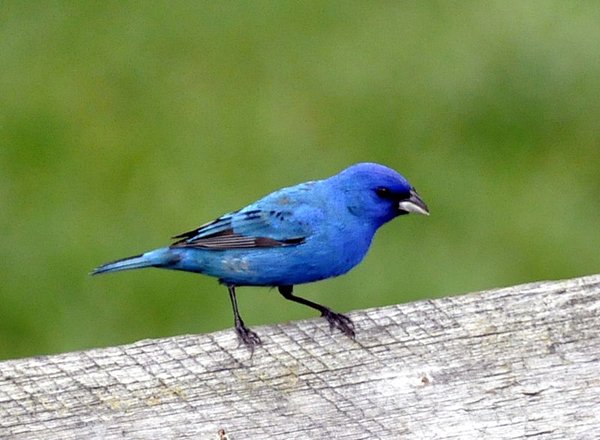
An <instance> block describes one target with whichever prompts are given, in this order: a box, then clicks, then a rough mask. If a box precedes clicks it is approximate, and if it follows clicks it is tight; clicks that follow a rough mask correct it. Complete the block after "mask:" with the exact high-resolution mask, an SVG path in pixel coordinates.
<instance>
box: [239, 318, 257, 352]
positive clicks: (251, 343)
mask: <svg viewBox="0 0 600 440" xmlns="http://www.w3.org/2000/svg"><path fill="white" fill-rule="evenodd" d="M235 332H236V333H237V336H238V339H239V340H240V341H241V342H242V343H243V344H244V345H245V346H246V347H248V348H249V349H250V351H252V352H254V347H257V346H259V345H261V344H262V341H261V340H260V337H259V336H258V334H257V333H256V332H253V331H252V330H250V329H249V328H248V327H246V326H245V325H244V324H240V325H237V326H236V327H235Z"/></svg>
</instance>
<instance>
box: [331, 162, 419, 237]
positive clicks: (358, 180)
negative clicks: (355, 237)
mask: <svg viewBox="0 0 600 440" xmlns="http://www.w3.org/2000/svg"><path fill="white" fill-rule="evenodd" d="M331 179H332V180H333V181H334V184H335V185H336V187H337V189H338V190H341V191H342V193H343V194H344V197H345V201H346V203H347V208H348V210H349V211H350V212H351V213H352V214H354V215H356V216H358V217H362V218H364V219H365V220H369V221H371V222H372V224H373V225H374V226H375V227H379V226H381V225H382V224H384V223H386V222H388V221H390V220H392V219H393V218H395V217H397V216H399V215H404V214H410V213H415V214H423V215H429V209H428V208H427V205H426V204H425V202H424V201H423V199H421V197H420V196H419V194H417V192H416V191H415V189H414V188H413V187H412V185H411V184H410V183H409V182H408V180H406V179H405V178H404V177H403V176H402V175H400V174H399V173H397V172H396V171H394V170H392V169H391V168H388V167H385V166H383V165H379V164H376V163H359V164H356V165H352V166H351V167H349V168H346V169H345V170H344V171H342V172H341V173H339V174H337V175H335V176H333V177H332V178H331Z"/></svg>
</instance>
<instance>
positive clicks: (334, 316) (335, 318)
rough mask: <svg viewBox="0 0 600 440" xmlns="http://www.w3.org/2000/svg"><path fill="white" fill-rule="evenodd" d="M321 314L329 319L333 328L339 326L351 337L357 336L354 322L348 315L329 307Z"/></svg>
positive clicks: (339, 328) (338, 327)
mask: <svg viewBox="0 0 600 440" xmlns="http://www.w3.org/2000/svg"><path fill="white" fill-rule="evenodd" d="M321 316H323V318H325V319H326V320H327V322H328V323H329V328H330V329H331V330H333V329H334V328H337V329H338V330H340V331H341V332H342V333H343V334H345V335H346V336H348V337H349V338H351V339H354V338H355V336H356V333H355V332H354V323H353V322H352V320H351V319H350V318H348V317H347V316H346V315H342V314H341V313H337V312H334V311H333V310H330V309H327V310H325V311H323V312H322V313H321Z"/></svg>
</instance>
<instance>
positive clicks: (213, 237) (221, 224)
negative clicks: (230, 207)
mask: <svg viewBox="0 0 600 440" xmlns="http://www.w3.org/2000/svg"><path fill="white" fill-rule="evenodd" d="M309 234H310V228H309V226H308V224H307V223H306V222H304V221H301V220H300V219H298V218H297V216H296V215H295V214H294V212H293V211H291V210H280V209H279V210H277V209H264V208H262V209H250V208H245V209H243V210H240V211H236V212H232V213H229V214H225V215H223V216H221V217H219V218H218V219H216V220H214V221H212V222H209V223H206V224H204V225H202V226H200V227H198V228H196V229H194V230H192V231H189V232H185V233H183V234H180V235H177V236H175V237H173V238H174V239H177V240H178V241H176V242H175V243H173V244H172V245H171V246H172V247H189V248H201V249H212V250H225V249H242V248H264V247H279V246H293V245H297V244H301V243H303V242H304V240H305V239H306V237H307V235H309Z"/></svg>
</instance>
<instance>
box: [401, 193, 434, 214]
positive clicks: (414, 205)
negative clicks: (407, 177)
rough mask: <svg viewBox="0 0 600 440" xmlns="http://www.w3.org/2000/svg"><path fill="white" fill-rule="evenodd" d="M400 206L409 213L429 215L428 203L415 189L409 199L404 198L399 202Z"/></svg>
mask: <svg viewBox="0 0 600 440" xmlns="http://www.w3.org/2000/svg"><path fill="white" fill-rule="evenodd" d="M398 208H399V209H400V210H401V211H405V212H408V213H414V214H421V215H429V208H427V205H426V204H425V202H424V201H423V199H422V198H421V197H420V196H419V194H417V192H416V191H415V190H414V189H413V190H411V191H410V197H409V198H408V199H405V200H402V201H401V202H400V203H398Z"/></svg>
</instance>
